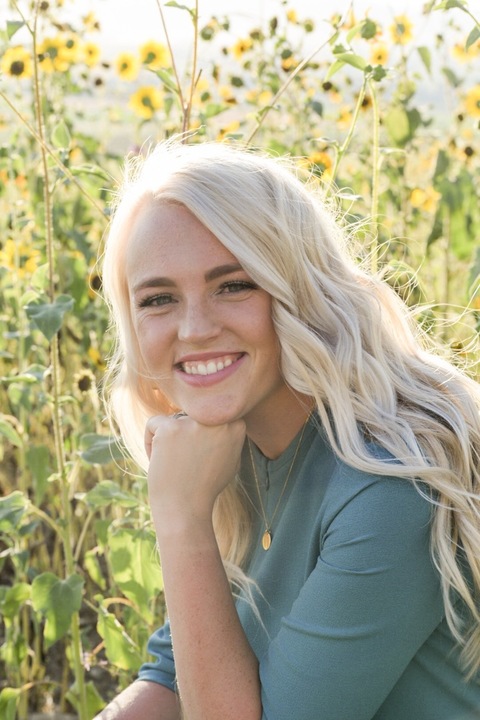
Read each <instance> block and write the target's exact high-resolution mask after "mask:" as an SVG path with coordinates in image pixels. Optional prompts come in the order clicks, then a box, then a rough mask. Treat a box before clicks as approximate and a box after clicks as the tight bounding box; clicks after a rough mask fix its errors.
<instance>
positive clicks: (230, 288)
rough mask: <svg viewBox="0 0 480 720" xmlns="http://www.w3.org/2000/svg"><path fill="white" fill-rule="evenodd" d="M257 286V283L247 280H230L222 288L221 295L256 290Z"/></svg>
mask: <svg viewBox="0 0 480 720" xmlns="http://www.w3.org/2000/svg"><path fill="white" fill-rule="evenodd" d="M256 287H257V286H256V285H255V283H252V282H248V281H247V280H229V281H228V282H225V283H223V284H222V286H221V287H220V292H221V293H226V294H229V293H239V292H243V291H245V290H254V289H255V288H256Z"/></svg>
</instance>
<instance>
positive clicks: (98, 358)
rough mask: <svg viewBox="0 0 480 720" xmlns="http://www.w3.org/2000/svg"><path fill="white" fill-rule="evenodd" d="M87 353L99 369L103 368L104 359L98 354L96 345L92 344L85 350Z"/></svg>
mask: <svg viewBox="0 0 480 720" xmlns="http://www.w3.org/2000/svg"><path fill="white" fill-rule="evenodd" d="M87 355H88V357H89V359H90V361H91V362H92V363H93V365H95V366H96V367H97V368H99V370H104V369H105V367H106V365H105V361H104V359H103V358H102V356H101V355H100V353H99V351H98V350H97V348H96V347H93V346H92V345H91V346H90V347H89V348H88V350H87Z"/></svg>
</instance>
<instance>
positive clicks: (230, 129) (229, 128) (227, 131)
mask: <svg viewBox="0 0 480 720" xmlns="http://www.w3.org/2000/svg"><path fill="white" fill-rule="evenodd" d="M239 128H240V122H239V121H238V120H233V121H232V122H231V123H229V124H228V125H226V126H225V127H223V128H220V130H219V131H218V135H217V138H216V139H217V141H218V142H220V141H221V140H224V139H225V138H226V137H227V135H231V134H232V133H235V132H236V131H237V130H238V129H239Z"/></svg>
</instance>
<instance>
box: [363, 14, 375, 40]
mask: <svg viewBox="0 0 480 720" xmlns="http://www.w3.org/2000/svg"><path fill="white" fill-rule="evenodd" d="M376 34H377V23H376V22H374V21H373V20H370V18H365V20H364V21H363V23H362V33H361V35H362V38H363V39H364V40H372V38H374V37H375V35H376Z"/></svg>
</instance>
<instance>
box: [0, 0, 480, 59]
mask: <svg viewBox="0 0 480 720" xmlns="http://www.w3.org/2000/svg"><path fill="white" fill-rule="evenodd" d="M0 1H1V0H0ZM479 1H480V0H474V2H479ZM178 2H179V4H184V5H187V6H189V7H193V6H194V1H193V0H178ZM351 4H352V3H351V0H288V2H286V3H285V4H284V6H285V9H289V8H294V9H295V10H296V11H297V13H298V16H299V18H300V19H304V18H307V17H309V18H312V19H313V20H315V24H316V32H315V43H319V42H321V41H322V37H320V36H321V35H322V33H323V34H324V36H325V38H326V37H327V35H328V34H329V33H330V31H331V28H330V26H328V25H327V23H325V22H322V21H324V20H325V19H326V18H329V17H330V16H331V15H333V14H334V13H335V12H344V11H346V10H347V9H348V7H349V6H350V5H351ZM73 5H74V7H75V11H76V12H78V11H79V10H80V8H81V7H82V6H85V8H87V7H90V8H92V9H93V10H94V12H95V13H96V14H97V16H98V18H99V20H100V24H101V27H102V45H103V46H104V47H106V48H108V49H110V48H111V49H115V50H117V51H118V50H119V49H126V48H128V47H129V46H130V47H136V45H137V44H138V42H142V40H144V39H148V38H150V37H158V39H159V40H160V39H161V38H162V36H163V30H162V26H161V20H160V14H159V11H158V6H157V2H156V0H75V1H74V3H73ZM163 5H165V3H163ZM353 6H354V9H355V12H356V14H357V15H358V16H360V17H364V16H365V12H366V11H368V14H369V15H370V16H371V17H373V19H376V20H379V21H383V22H387V23H390V22H391V21H392V20H393V17H394V16H395V15H400V14H406V15H408V16H409V17H410V18H412V20H414V21H415V26H416V30H417V32H419V33H420V34H426V35H430V36H432V35H433V34H434V33H435V32H436V31H438V30H441V29H442V23H443V25H445V15H444V14H443V13H440V12H437V13H434V14H433V15H431V16H430V18H428V19H425V18H424V17H423V16H422V14H421V9H422V6H423V0H354V1H353ZM282 9H283V8H282V2H281V0H199V15H200V22H201V23H202V21H205V22H206V21H207V20H208V19H209V18H210V17H211V16H212V15H218V16H220V17H223V16H224V15H228V16H229V17H230V19H231V25H232V27H234V29H235V33H236V34H238V35H241V33H242V31H247V30H250V29H252V27H254V26H258V25H260V26H261V25H264V23H265V21H267V20H269V19H270V18H271V17H272V16H273V15H274V14H275V13H278V12H279V11H280V12H281V11H282ZM164 12H165V18H166V22H167V27H168V31H169V34H170V37H171V39H172V42H173V44H174V45H177V46H178V45H183V43H185V42H190V39H191V22H190V19H189V16H188V13H187V12H185V11H182V10H180V9H178V8H172V7H165V10H164ZM457 14H458V16H459V17H458V18H457V19H458V20H459V21H461V20H462V19H463V17H461V16H463V13H461V12H460V11H457Z"/></svg>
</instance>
